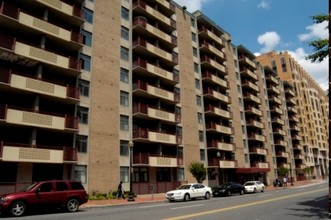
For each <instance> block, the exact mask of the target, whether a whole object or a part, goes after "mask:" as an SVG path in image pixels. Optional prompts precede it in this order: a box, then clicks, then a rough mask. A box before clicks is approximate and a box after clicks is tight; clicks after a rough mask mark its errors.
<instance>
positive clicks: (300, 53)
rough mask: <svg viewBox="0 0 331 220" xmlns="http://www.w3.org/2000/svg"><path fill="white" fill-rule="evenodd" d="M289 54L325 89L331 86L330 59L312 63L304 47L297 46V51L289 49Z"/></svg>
mask: <svg viewBox="0 0 331 220" xmlns="http://www.w3.org/2000/svg"><path fill="white" fill-rule="evenodd" d="M288 53H289V54H291V56H292V57H293V58H294V59H295V60H296V61H297V62H298V63H299V64H300V65H301V66H302V68H303V69H304V70H305V71H306V72H307V73H308V74H309V75H310V76H311V77H312V78H313V79H314V80H315V81H316V82H317V84H319V85H320V86H321V88H322V89H323V90H327V89H328V88H329V84H328V77H329V75H328V71H329V68H328V66H329V64H328V59H324V60H323V61H322V62H320V63H312V62H311V61H310V60H306V59H305V57H306V56H308V55H309V54H307V53H306V52H305V50H304V49H303V48H301V47H300V48H297V49H296V50H295V51H288Z"/></svg>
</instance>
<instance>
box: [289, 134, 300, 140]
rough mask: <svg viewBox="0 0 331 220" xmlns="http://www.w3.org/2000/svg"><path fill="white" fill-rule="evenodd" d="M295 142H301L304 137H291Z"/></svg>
mask: <svg viewBox="0 0 331 220" xmlns="http://www.w3.org/2000/svg"><path fill="white" fill-rule="evenodd" d="M291 138H292V139H293V140H297V141H301V140H302V137H300V135H298V134H296V135H292V137H291Z"/></svg>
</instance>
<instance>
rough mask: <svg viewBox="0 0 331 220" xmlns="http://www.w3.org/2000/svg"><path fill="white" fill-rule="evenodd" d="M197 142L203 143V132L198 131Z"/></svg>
mask: <svg viewBox="0 0 331 220" xmlns="http://www.w3.org/2000/svg"><path fill="white" fill-rule="evenodd" d="M199 141H200V142H203V141H204V137H203V132H202V131H199Z"/></svg>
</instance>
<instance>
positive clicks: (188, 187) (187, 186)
mask: <svg viewBox="0 0 331 220" xmlns="http://www.w3.org/2000/svg"><path fill="white" fill-rule="evenodd" d="M190 188H191V185H181V186H180V187H178V188H177V189H190Z"/></svg>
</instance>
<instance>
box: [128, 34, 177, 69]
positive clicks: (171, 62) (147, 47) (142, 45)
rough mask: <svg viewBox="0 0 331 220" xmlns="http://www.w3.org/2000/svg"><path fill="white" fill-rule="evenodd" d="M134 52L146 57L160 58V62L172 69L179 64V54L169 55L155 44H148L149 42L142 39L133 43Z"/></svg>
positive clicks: (139, 38)
mask: <svg viewBox="0 0 331 220" xmlns="http://www.w3.org/2000/svg"><path fill="white" fill-rule="evenodd" d="M133 50H134V52H139V53H140V55H144V56H146V57H150V56H153V57H159V58H160V60H163V63H166V65H168V66H171V67H174V66H175V65H177V64H178V55H177V53H174V52H172V53H169V52H167V51H165V50H163V49H162V48H160V47H156V46H154V45H153V44H150V43H148V42H147V40H145V39H143V38H141V37H138V38H137V39H136V40H135V41H133Z"/></svg>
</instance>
